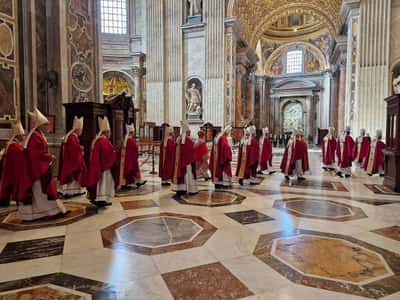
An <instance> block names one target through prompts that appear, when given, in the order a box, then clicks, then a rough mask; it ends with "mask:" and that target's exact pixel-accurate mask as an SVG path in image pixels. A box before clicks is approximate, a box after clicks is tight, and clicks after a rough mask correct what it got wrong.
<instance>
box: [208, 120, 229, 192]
mask: <svg viewBox="0 0 400 300" xmlns="http://www.w3.org/2000/svg"><path fill="white" fill-rule="evenodd" d="M231 131H232V127H231V126H227V127H226V128H225V129H224V131H223V132H222V133H220V134H218V135H217V136H216V137H215V139H214V143H213V146H212V149H211V157H210V170H211V178H212V181H213V183H214V185H215V188H216V189H221V188H231V187H232V168H231V162H232V149H231V146H230V145H229V142H228V137H229V135H230V134H231Z"/></svg>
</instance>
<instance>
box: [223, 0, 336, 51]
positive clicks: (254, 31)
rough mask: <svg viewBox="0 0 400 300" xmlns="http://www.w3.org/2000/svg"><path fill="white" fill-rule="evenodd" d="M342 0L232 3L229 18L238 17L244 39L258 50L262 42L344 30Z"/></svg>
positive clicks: (235, 0) (246, 0)
mask: <svg viewBox="0 0 400 300" xmlns="http://www.w3.org/2000/svg"><path fill="white" fill-rule="evenodd" d="M340 6H341V0H230V2H229V5H228V14H230V13H232V15H233V16H235V17H237V18H238V20H239V22H240V25H241V28H242V33H243V38H244V39H245V40H246V41H247V42H248V43H249V45H250V46H251V47H253V48H255V46H256V44H257V41H258V40H259V39H261V38H269V39H288V40H290V39H295V38H299V37H301V38H306V37H308V36H310V35H312V34H316V33H318V32H319V33H320V32H323V31H329V32H330V33H331V34H332V35H333V36H334V35H336V33H337V31H338V28H339V26H340Z"/></svg>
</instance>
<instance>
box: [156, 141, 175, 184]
mask: <svg viewBox="0 0 400 300" xmlns="http://www.w3.org/2000/svg"><path fill="white" fill-rule="evenodd" d="M174 159H175V142H174V140H173V139H172V138H171V137H168V140H167V141H166V142H165V141H164V140H163V141H162V142H161V144H160V164H159V169H158V174H159V176H160V177H161V180H162V181H167V180H170V179H172V177H173V175H174Z"/></svg>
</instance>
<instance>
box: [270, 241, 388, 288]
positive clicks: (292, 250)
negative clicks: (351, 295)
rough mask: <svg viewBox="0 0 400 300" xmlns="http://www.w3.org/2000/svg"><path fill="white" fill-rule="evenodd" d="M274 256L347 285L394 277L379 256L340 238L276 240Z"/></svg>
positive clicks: (306, 272) (318, 275) (312, 273)
mask: <svg viewBox="0 0 400 300" xmlns="http://www.w3.org/2000/svg"><path fill="white" fill-rule="evenodd" d="M271 253H272V255H273V256H275V257H276V258H278V259H280V260H281V261H282V262H283V263H285V264H287V265H289V266H291V267H292V268H294V269H296V270H298V271H299V272H301V273H303V274H307V275H310V276H315V277H321V278H327V279H335V280H340V281H344V282H351V283H357V284H358V283H365V282H369V281H371V280H376V279H378V278H382V277H386V276H390V275H392V274H393V273H392V271H391V270H390V269H389V268H388V267H387V265H386V263H385V261H384V260H383V258H382V257H381V256H380V255H378V254H376V253H374V252H372V251H370V250H367V249H365V248H362V247H359V246H357V245H355V244H352V243H350V242H348V241H344V240H340V239H333V238H326V237H319V236H312V235H299V236H294V237H288V238H280V239H276V240H275V241H274V244H273V248H272V251H271ZM332 262H334V263H332Z"/></svg>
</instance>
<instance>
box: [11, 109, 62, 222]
mask: <svg viewBox="0 0 400 300" xmlns="http://www.w3.org/2000/svg"><path fill="white" fill-rule="evenodd" d="M29 117H30V120H31V124H32V126H33V129H32V130H31V131H30V133H29V135H28V137H27V139H26V141H25V145H24V146H25V147H24V148H25V149H24V152H23V155H22V156H23V157H22V159H21V160H22V162H21V163H23V164H24V168H22V169H21V174H20V179H19V193H18V202H19V206H18V216H19V218H21V219H22V220H24V221H33V220H38V219H42V218H45V217H55V216H56V217H63V216H65V215H66V214H67V213H68V211H67V210H66V209H65V207H64V205H63V204H62V202H61V201H60V200H58V194H57V189H56V184H55V182H54V180H53V177H52V166H53V163H54V160H55V157H54V155H53V154H51V153H50V152H49V150H48V144H47V140H46V137H45V135H44V133H43V132H45V131H47V128H48V124H49V121H48V120H47V118H46V117H45V116H44V115H43V114H42V113H41V112H40V111H39V110H38V109H35V110H34V112H32V113H29Z"/></svg>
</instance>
